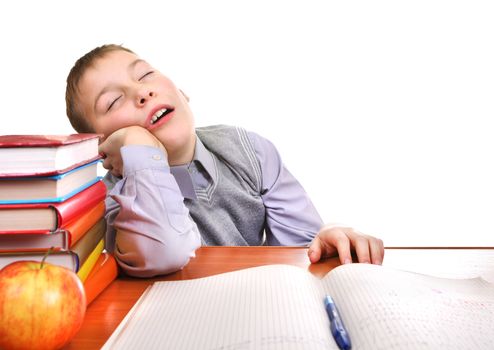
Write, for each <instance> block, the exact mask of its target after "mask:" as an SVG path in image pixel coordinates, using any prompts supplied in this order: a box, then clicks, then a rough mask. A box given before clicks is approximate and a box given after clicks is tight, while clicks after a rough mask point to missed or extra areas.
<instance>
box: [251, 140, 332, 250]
mask: <svg viewBox="0 0 494 350" xmlns="http://www.w3.org/2000/svg"><path fill="white" fill-rule="evenodd" d="M248 135H249V139H250V140H251V142H252V144H253V146H254V150H255V152H256V156H257V159H258V160H259V164H260V168H261V173H262V188H261V197H262V200H263V202H264V207H265V208H266V243H267V244H268V245H297V246H302V245H308V244H310V242H312V239H313V238H314V237H315V236H316V234H317V232H318V231H319V229H320V228H321V227H322V224H323V222H322V219H321V217H320V216H319V213H318V212H317V210H316V208H315V207H314V205H313V203H312V201H311V200H310V198H309V196H308V194H307V193H306V192H305V190H304V188H303V187H302V185H301V184H300V183H299V182H298V181H297V179H296V178H295V177H294V176H293V175H292V174H291V173H290V172H289V171H288V169H287V168H286V167H285V166H284V164H283V162H282V160H281V157H280V154H279V153H278V151H277V149H276V147H275V146H274V145H273V144H272V143H271V142H270V141H269V140H267V139H265V138H263V137H261V136H259V135H258V134H256V133H253V132H249V133H248Z"/></svg>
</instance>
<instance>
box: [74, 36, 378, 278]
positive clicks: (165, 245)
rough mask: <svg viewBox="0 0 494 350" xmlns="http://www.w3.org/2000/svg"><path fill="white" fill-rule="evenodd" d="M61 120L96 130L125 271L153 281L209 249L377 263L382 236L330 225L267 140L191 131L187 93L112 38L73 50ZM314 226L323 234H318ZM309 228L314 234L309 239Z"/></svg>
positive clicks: (236, 132) (112, 236) (215, 129)
mask: <svg viewBox="0 0 494 350" xmlns="http://www.w3.org/2000/svg"><path fill="white" fill-rule="evenodd" d="M66 103H67V115H68V117H69V120H70V122H71V124H72V126H73V127H74V129H75V130H77V131H78V132H96V133H101V134H103V135H104V139H103V142H102V143H101V144H100V152H102V153H103V154H104V155H105V159H104V162H103V166H104V167H105V168H106V169H108V170H109V172H108V174H107V175H106V176H105V179H104V181H105V183H106V184H107V186H108V189H109V196H108V198H107V213H106V218H107V222H108V227H109V229H108V232H107V237H106V239H107V249H108V250H109V251H110V252H113V253H114V254H115V257H116V259H117V261H118V263H119V265H120V266H121V267H122V268H123V270H124V271H125V272H126V273H127V274H129V275H131V276H138V277H151V276H155V275H159V274H165V273H170V272H173V271H176V270H178V269H180V268H182V267H183V266H184V265H185V264H187V262H188V261H189V259H190V258H191V257H193V256H194V251H195V250H196V249H197V248H198V247H199V246H200V245H201V241H202V244H205V245H262V244H268V245H308V244H311V245H310V248H309V258H310V260H311V262H316V261H318V260H319V259H320V257H321V256H325V255H332V254H335V253H338V254H339V256H340V260H341V262H342V263H347V262H351V261H352V260H351V254H350V250H351V247H352V248H353V249H355V251H356V253H357V256H358V260H359V261H361V262H372V263H377V264H380V263H381V262H382V258H383V255H384V249H383V245H382V242H381V241H380V240H378V239H376V238H373V237H370V236H365V235H362V234H360V233H358V232H356V231H354V230H352V229H351V228H347V227H338V226H326V227H323V228H322V229H321V230H320V231H319V229H320V228H321V226H322V220H321V218H320V217H319V215H318V213H317V211H316V210H315V208H314V206H313V205H312V203H311V201H310V199H309V198H308V196H307V194H306V193H305V191H304V190H303V188H302V187H301V185H300V184H299V183H298V182H297V180H296V179H295V178H294V177H293V176H292V175H291V174H290V173H289V172H288V171H287V170H286V168H285V167H284V166H283V164H282V162H281V159H280V157H279V154H278V152H277V151H276V149H275V148H274V146H273V145H272V144H271V143H270V142H269V141H268V140H266V139H264V138H262V137H260V136H259V135H257V134H254V133H249V132H246V131H244V130H243V129H240V128H235V127H230V126H212V127H204V128H197V129H195V127H194V118H193V114H192V111H191V109H190V107H189V104H188V97H187V96H186V95H185V94H184V93H183V92H182V91H181V90H179V89H178V88H177V87H176V86H175V85H174V84H173V82H172V81H171V80H169V79H168V78H167V77H166V76H164V75H163V74H161V73H160V72H159V71H158V70H156V69H154V68H153V67H152V66H151V65H150V64H149V63H147V62H146V61H144V60H142V59H140V58H139V57H138V56H137V55H136V54H135V53H133V52H132V51H130V50H129V49H126V48H124V47H122V46H118V45H103V46H101V47H97V48H95V49H94V50H92V51H91V52H89V53H87V54H86V55H84V56H83V57H81V58H80V59H79V60H78V61H77V62H76V63H75V65H74V67H73V68H72V69H71V71H70V73H69V75H68V77H67V90H66ZM318 231H319V233H318ZM316 234H317V235H316Z"/></svg>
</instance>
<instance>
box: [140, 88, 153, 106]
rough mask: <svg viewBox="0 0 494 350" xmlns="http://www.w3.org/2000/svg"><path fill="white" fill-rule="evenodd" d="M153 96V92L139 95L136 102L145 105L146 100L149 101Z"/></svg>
mask: <svg viewBox="0 0 494 350" xmlns="http://www.w3.org/2000/svg"><path fill="white" fill-rule="evenodd" d="M153 96H154V92H152V91H148V92H147V93H144V94H140V95H139V96H138V97H137V101H138V103H139V105H143V104H145V103H146V101H147V100H149V99H150V98H151V97H153Z"/></svg>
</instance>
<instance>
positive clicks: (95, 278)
mask: <svg viewBox="0 0 494 350" xmlns="http://www.w3.org/2000/svg"><path fill="white" fill-rule="evenodd" d="M117 275H118V266H117V261H116V260H115V258H114V257H113V255H111V254H109V253H107V252H103V253H101V255H100V256H99V258H98V261H97V262H96V264H95V265H94V267H93V268H92V270H91V272H90V273H89V275H88V276H87V278H86V280H85V281H84V290H85V291H86V303H87V305H89V304H90V303H91V302H92V301H93V300H94V299H95V298H96V297H97V296H98V295H99V294H100V293H101V292H102V291H103V290H105V288H106V287H108V285H109V284H110V283H111V282H112V281H113V280H114V279H115V278H117Z"/></svg>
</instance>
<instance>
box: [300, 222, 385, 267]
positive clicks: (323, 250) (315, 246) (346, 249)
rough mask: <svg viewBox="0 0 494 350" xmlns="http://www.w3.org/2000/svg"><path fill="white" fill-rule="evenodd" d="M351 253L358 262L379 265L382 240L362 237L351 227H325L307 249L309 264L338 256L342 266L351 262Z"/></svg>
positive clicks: (382, 254)
mask: <svg viewBox="0 0 494 350" xmlns="http://www.w3.org/2000/svg"><path fill="white" fill-rule="evenodd" d="M351 251H355V252H356V254H357V258H358V262H360V263H372V264H377V265H381V264H382V261H383V258H384V245H383V242H382V240H380V239H379V238H375V237H372V236H368V235H364V234H362V233H360V232H358V231H355V230H354V229H353V228H351V227H343V226H336V225H326V226H323V227H322V228H321V230H320V231H319V233H318V234H317V236H316V237H315V238H314V240H313V241H312V243H311V245H310V247H309V252H308V254H309V259H310V262H311V263H315V262H318V261H319V260H320V259H321V257H330V256H335V255H337V254H338V255H339V257H340V262H341V263H342V264H348V263H351V262H352V255H351Z"/></svg>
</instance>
